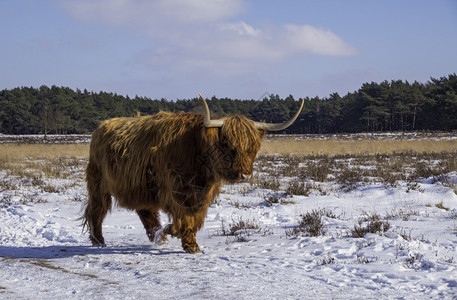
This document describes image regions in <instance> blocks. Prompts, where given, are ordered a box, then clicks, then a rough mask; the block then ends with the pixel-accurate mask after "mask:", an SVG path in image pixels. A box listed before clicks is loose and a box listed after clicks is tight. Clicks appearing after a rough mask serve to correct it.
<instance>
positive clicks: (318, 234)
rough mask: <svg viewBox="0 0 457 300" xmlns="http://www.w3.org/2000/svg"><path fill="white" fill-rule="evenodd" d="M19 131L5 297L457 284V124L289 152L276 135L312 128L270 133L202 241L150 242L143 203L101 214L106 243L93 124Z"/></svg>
mask: <svg viewBox="0 0 457 300" xmlns="http://www.w3.org/2000/svg"><path fill="white" fill-rule="evenodd" d="M10 138H11V137H6V136H3V137H2V140H3V141H5V140H6V141H8V143H2V144H0V148H1V154H0V166H1V169H0V268H1V270H2V272H0V298H2V299H45V298H46V299H184V298H185V299H253V298H256V299H299V298H301V299H308V298H313V299H381V298H382V299H455V298H456V297H457V195H456V193H457V159H456V152H455V149H456V142H457V140H456V138H455V136H453V135H450V134H446V135H435V136H433V135H420V136H416V135H415V134H411V135H410V136H406V137H405V136H403V135H402V136H400V137H399V136H398V135H379V136H376V137H371V138H370V137H369V136H365V135H360V136H349V137H345V138H344V139H342V138H341V137H328V136H327V137H325V136H323V137H319V138H315V139H314V140H313V141H310V142H309V143H310V144H312V142H314V143H316V142H328V143H331V142H335V141H336V140H338V141H340V140H344V142H345V143H346V144H345V146H348V145H352V147H353V148H357V147H358V145H359V144H357V141H359V142H363V141H365V142H366V141H371V142H373V143H374V142H380V141H384V142H385V141H394V140H401V142H407V141H414V142H417V143H419V142H423V143H429V144H430V143H431V144H433V145H435V146H439V145H444V146H443V147H448V148H449V149H451V150H435V151H434V150H433V149H432V150H428V151H427V152H424V151H422V150H420V146H418V145H416V147H419V148H417V149H416V150H402V151H391V150H388V151H385V152H383V149H382V148H381V147H379V148H378V149H377V151H374V152H373V151H371V150H370V151H369V153H363V152H364V151H363V149H362V151H358V152H361V153H352V154H351V153H350V152H345V153H337V152H341V151H340V150H338V149H340V148H341V149H343V148H344V147H342V146H341V145H340V146H341V147H340V146H335V145H333V144H332V145H333V146H332V147H333V149H334V150H335V151H334V152H335V153H333V154H331V153H321V152H320V151H317V150H316V151H313V150H310V151H309V152H308V153H305V151H303V152H302V153H288V154H283V153H282V154H281V153H276V152H278V151H276V150H274V149H276V148H274V149H273V150H272V149H270V150H269V149H268V145H269V143H270V142H274V141H276V142H278V139H280V140H279V142H278V143H282V144H284V148H287V147H289V146H290V147H292V146H293V145H295V147H296V148H293V149H299V148H300V147H303V148H304V147H305V146H304V145H305V144H306V142H307V140H310V139H311V138H310V137H293V138H287V137H285V136H284V137H280V138H278V137H276V138H275V137H267V138H266V140H265V142H264V146H265V148H264V149H263V150H261V153H260V154H259V155H258V158H257V161H256V164H255V174H254V176H253V178H252V179H251V181H250V182H249V183H239V184H235V185H226V186H224V188H223V191H222V193H221V195H220V196H219V197H218V198H217V200H216V201H215V203H213V204H212V205H211V207H210V209H209V212H208V215H207V217H206V221H205V226H204V228H203V229H202V230H201V231H199V233H198V235H197V240H198V243H199V245H200V247H201V249H202V250H203V253H201V254H195V255H192V254H187V253H184V251H183V250H182V248H181V244H180V241H179V240H177V239H174V238H170V239H169V243H168V244H166V245H155V244H152V243H150V242H149V241H148V239H147V236H146V234H145V232H144V229H143V226H142V224H141V222H140V220H139V218H138V216H137V215H136V213H135V212H132V211H127V210H124V209H121V208H118V207H113V210H112V212H111V213H110V214H109V215H108V217H107V219H106V220H105V222H104V225H103V230H104V236H105V240H106V243H107V246H106V247H103V248H99V247H92V246H91V244H90V242H89V239H88V234H87V233H86V232H83V231H82V227H81V226H80V225H81V221H80V220H78V218H79V217H80V216H81V214H82V206H83V203H84V201H86V197H87V192H86V187H85V181H84V170H85V167H86V164H87V151H88V144H87V142H88V138H84V137H78V138H77V142H78V143H71V144H66V143H65V142H68V141H65V142H62V141H63V139H61V138H55V139H57V140H59V141H58V142H54V143H48V144H30V142H31V140H30V139H32V138H29V139H28V140H27V138H25V139H26V142H28V143H27V144H24V143H18V142H17V141H12V140H9V139H10ZM281 139H282V140H281ZM370 139H371V140H370ZM49 140H50V141H52V140H53V137H49ZM49 140H48V142H49ZM22 142H24V141H22ZM73 142H74V141H73ZM294 143H295V144H294ZM297 143H298V144H297ZM300 143H302V144H300ZM348 143H349V144H348ZM272 144H273V143H272ZM288 145H289V146H288ZM300 145H301V146H300ZM380 145H381V144H380ZM424 145H425V144H424ZM427 145H428V144H427ZM339 147H340V148H339ZM452 149H454V150H452ZM358 150H360V149H358ZM161 220H162V223H163V224H166V223H167V222H169V220H168V217H167V216H166V215H162V216H161Z"/></svg>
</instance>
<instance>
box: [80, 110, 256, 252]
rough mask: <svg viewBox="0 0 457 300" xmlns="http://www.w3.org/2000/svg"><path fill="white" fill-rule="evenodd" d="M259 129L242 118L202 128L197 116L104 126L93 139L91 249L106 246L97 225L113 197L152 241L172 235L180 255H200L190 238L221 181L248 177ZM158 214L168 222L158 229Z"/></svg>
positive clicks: (106, 123)
mask: <svg viewBox="0 0 457 300" xmlns="http://www.w3.org/2000/svg"><path fill="white" fill-rule="evenodd" d="M264 134H265V132H264V131H262V130H258V129H256V128H255V126H254V123H253V122H252V121H251V120H248V119H246V118H245V117H242V116H230V117H227V118H226V120H225V122H224V125H223V126H222V127H221V128H206V127H204V125H203V116H202V115H198V114H191V113H168V112H161V113H158V114H156V115H153V116H145V117H133V118H115V119H111V120H107V121H104V122H102V124H101V125H100V127H99V128H98V129H97V130H95V132H94V133H93V135H92V142H91V145H90V156H89V164H88V166H87V172H86V179H87V188H88V192H89V200H88V202H87V206H86V209H85V212H84V215H83V217H82V218H83V220H84V225H85V226H87V227H88V229H89V231H90V239H91V241H92V243H93V244H94V245H104V238H103V235H102V222H103V219H104V218H105V216H106V214H107V212H108V211H109V210H110V209H111V205H112V203H111V202H112V200H111V197H112V196H114V197H115V199H116V200H117V202H118V204H119V205H120V206H122V207H125V208H128V209H132V210H136V212H137V213H138V215H139V217H140V220H141V222H142V223H143V225H144V227H145V229H146V234H147V236H148V237H149V239H150V240H151V241H154V240H155V241H165V240H166V236H165V235H166V234H170V235H172V236H175V237H178V238H180V239H181V241H182V246H183V248H184V250H185V251H186V252H190V253H195V252H198V251H199V247H198V245H197V242H196V238H195V236H196V233H197V231H198V230H199V229H200V228H201V227H202V226H203V222H204V220H205V217H206V213H207V210H208V207H209V205H210V204H211V203H212V201H213V200H214V198H215V197H216V196H217V195H218V194H219V192H220V188H221V184H222V182H223V181H228V182H236V181H239V180H241V179H243V178H247V177H249V176H250V175H251V174H252V165H253V162H254V159H255V156H256V154H257V152H258V150H259V148H260V143H261V139H262V137H263V136H264ZM159 210H163V211H164V212H166V213H167V214H168V215H169V216H170V218H171V219H172V220H173V223H172V224H170V225H168V226H166V227H165V228H163V230H162V227H161V224H160V219H159V213H158V211H159Z"/></svg>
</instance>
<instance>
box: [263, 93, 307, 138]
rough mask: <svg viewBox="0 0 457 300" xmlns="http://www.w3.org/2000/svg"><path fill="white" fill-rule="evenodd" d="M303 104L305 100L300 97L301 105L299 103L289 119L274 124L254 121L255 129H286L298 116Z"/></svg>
mask: <svg viewBox="0 0 457 300" xmlns="http://www.w3.org/2000/svg"><path fill="white" fill-rule="evenodd" d="M304 104H305V100H304V99H303V98H302V99H301V105H300V108H299V109H298V111H297V112H296V113H295V115H294V116H293V117H292V119H290V120H289V121H287V122H285V123H277V124H276V123H263V122H255V127H257V129H262V130H265V131H279V130H283V129H286V128H287V127H289V126H290V125H292V123H293V122H294V121H295V120H296V119H297V118H298V116H299V115H300V113H301V110H302V109H303V105H304Z"/></svg>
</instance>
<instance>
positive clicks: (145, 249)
mask: <svg viewBox="0 0 457 300" xmlns="http://www.w3.org/2000/svg"><path fill="white" fill-rule="evenodd" d="M184 253H185V252H184V251H176V250H172V249H156V248H151V246H149V245H143V246H113V247H94V246H65V245H62V246H59V245H55V246H45V247H14V246H0V257H1V258H44V259H53V258H68V257H73V256H84V255H113V254H118V255H132V254H145V255H170V254H184Z"/></svg>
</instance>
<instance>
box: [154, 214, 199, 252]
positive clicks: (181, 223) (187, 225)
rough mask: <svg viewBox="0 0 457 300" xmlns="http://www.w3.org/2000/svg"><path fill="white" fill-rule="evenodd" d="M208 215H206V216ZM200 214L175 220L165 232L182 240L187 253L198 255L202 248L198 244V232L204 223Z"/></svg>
mask: <svg viewBox="0 0 457 300" xmlns="http://www.w3.org/2000/svg"><path fill="white" fill-rule="evenodd" d="M204 215H206V214H204ZM204 215H203V218H201V215H200V214H196V215H194V216H185V217H181V218H177V219H173V224H169V225H167V226H166V227H165V228H164V230H163V232H164V233H165V234H170V235H172V236H174V237H177V238H180V239H181V244H182V248H183V249H184V251H185V252H187V253H198V252H200V247H199V246H198V244H197V239H196V235H197V231H198V230H199V229H200V228H201V226H202V225H203V221H204Z"/></svg>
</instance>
